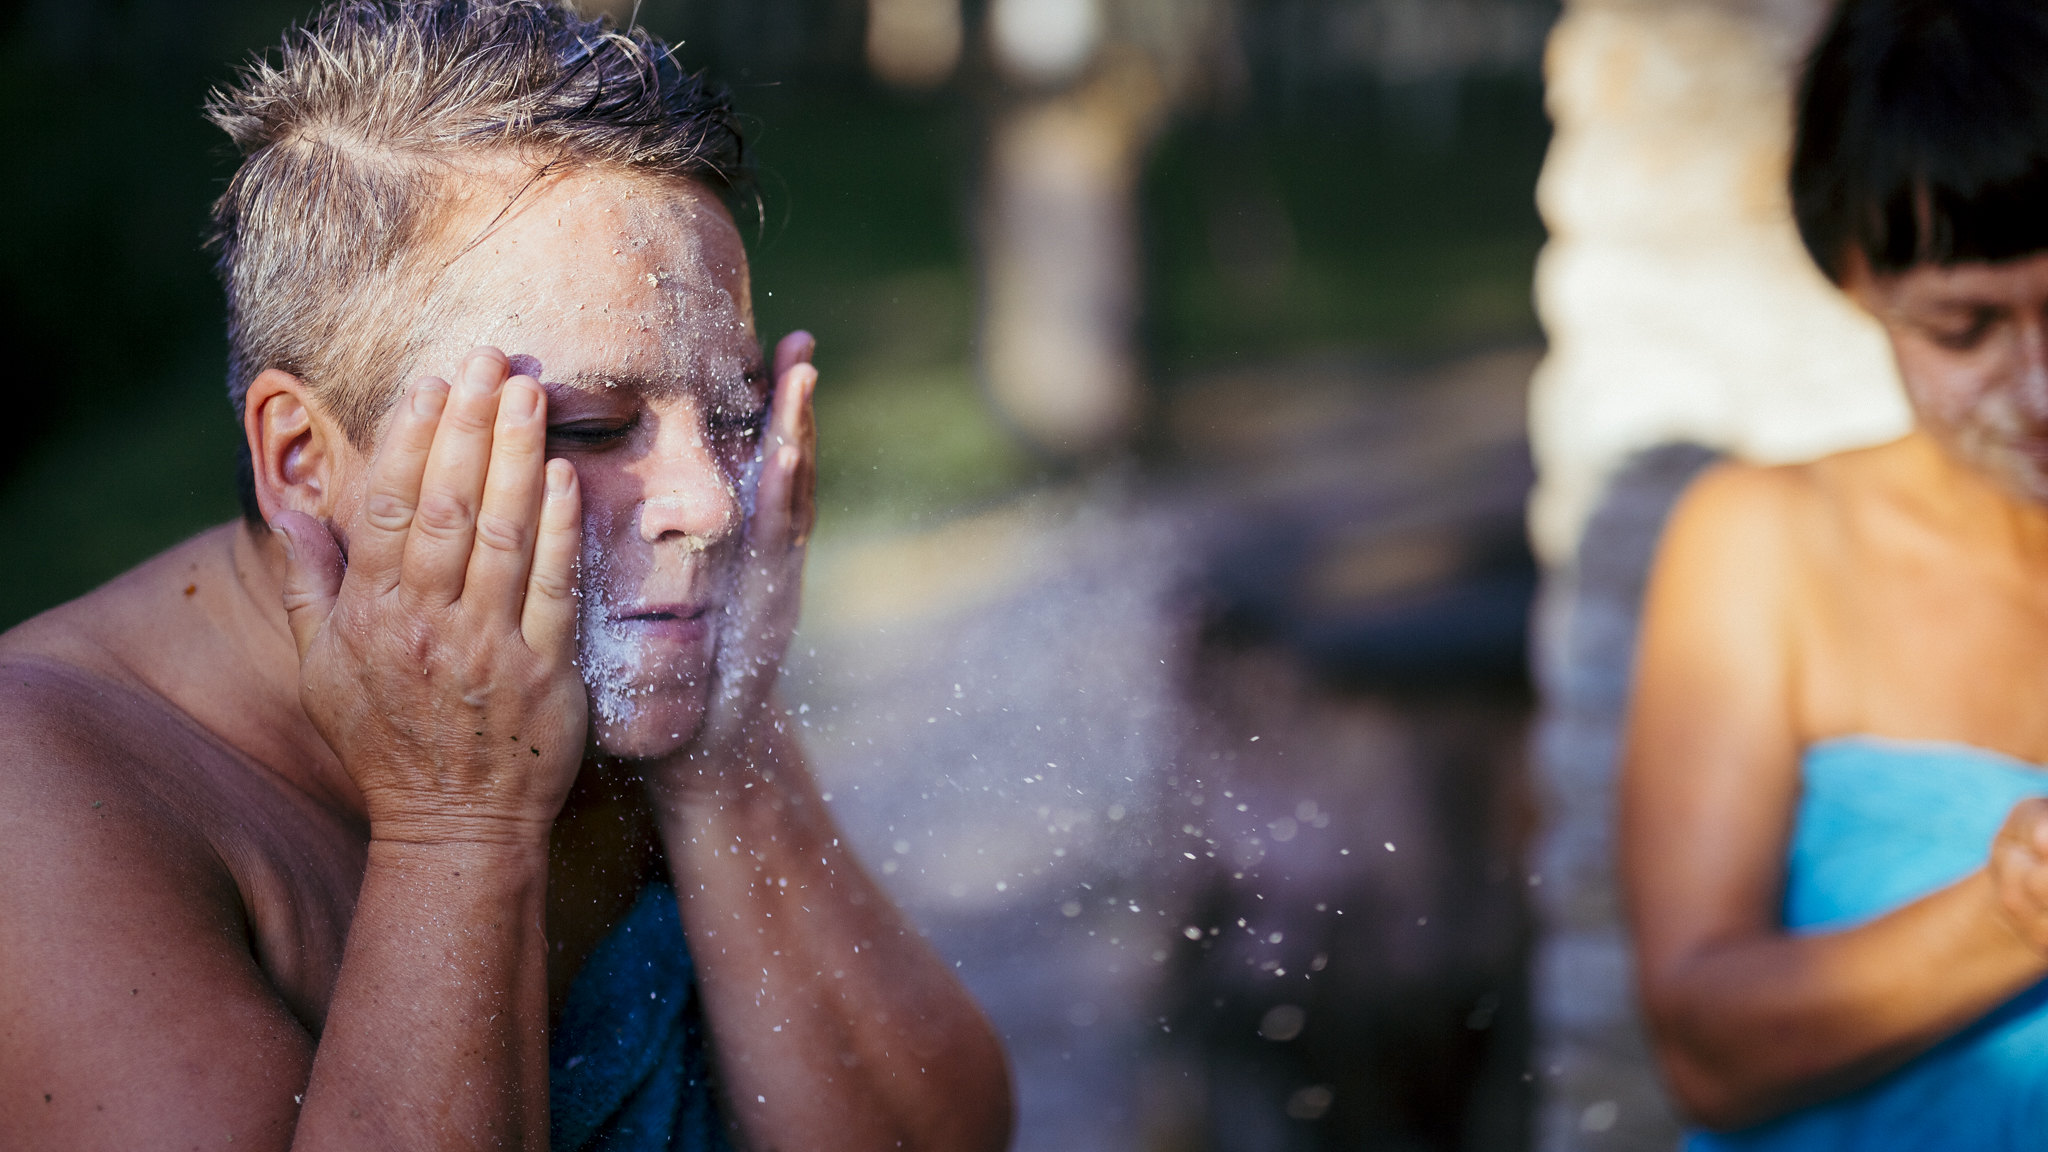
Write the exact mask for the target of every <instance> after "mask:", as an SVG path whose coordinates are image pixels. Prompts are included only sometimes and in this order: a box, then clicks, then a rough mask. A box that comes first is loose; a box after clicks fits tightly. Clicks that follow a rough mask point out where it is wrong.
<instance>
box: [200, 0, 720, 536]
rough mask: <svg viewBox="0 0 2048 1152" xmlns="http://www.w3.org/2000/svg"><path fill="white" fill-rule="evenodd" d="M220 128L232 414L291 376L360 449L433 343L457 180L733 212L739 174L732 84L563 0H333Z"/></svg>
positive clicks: (218, 229)
mask: <svg viewBox="0 0 2048 1152" xmlns="http://www.w3.org/2000/svg"><path fill="white" fill-rule="evenodd" d="M206 115H207V118H208V119H209V120H211V121H212V122H213V123H214V124H215V125H217V126H219V127H220V128H221V129H222V130H223V131H225V132H226V133H227V134H228V136H229V137H230V138H231V139H233V141H234V143H235V146H236V148H237V149H239V150H240V151H241V153H242V156H243V160H242V164H241V167H240V169H239V170H237V171H236V173H235V175H234V178H233V180H231V181H230V182H229V184H228V188H227V191H226V192H225V193H223V194H222V196H221V197H220V199H219V200H218V201H216V202H215V204H214V207H213V243H214V244H215V245H216V246H217V248H218V250H219V254H220V262H219V269H220V275H221V280H222V283H223V284H224V286H225V287H226V289H227V302H228V396H229V399H230V400H232V401H233V402H234V405H235V411H236V413H237V415H240V414H241V411H242V401H243V397H244V396H245V395H246V393H247V391H248V387H249V383H250V381H252V380H254V379H255V378H256V376H257V374H259V373H261V372H262V371H264V370H265V369H267V368H279V369H282V370H284V371H288V372H291V373H292V374H293V375H295V376H298V377H299V378H300V379H302V380H304V381H305V382H306V384H307V385H308V387H309V388H311V389H312V390H313V393H314V395H315V396H317V397H319V398H320V400H321V402H322V403H323V404H325V405H327V406H328V408H329V410H330V411H332V412H333V413H334V415H335V418H336V420H337V421H338V422H339V423H340V424H341V426H342V428H343V429H344V430H345V431H346V432H347V434H348V435H349V436H350V437H351V438H352V439H353V440H355V442H356V443H357V444H358V445H367V444H368V443H369V441H370V438H371V435H372V433H373V431H374V429H375V427H376V425H377V422H378V420H379V419H380V418H381V416H382V415H383V413H384V411H385V409H386V408H387V407H388V406H389V404H390V402H391V400H392V398H393V397H394V396H396V395H397V393H398V391H399V390H400V388H401V385H402V383H403V382H402V381H401V380H400V379H399V374H400V373H402V372H404V371H405V370H406V368H407V366H408V365H409V364H410V363H412V362H413V361H414V360H415V359H416V357H417V355H418V354H419V352H420V350H421V348H422V346H423V345H424V342H425V340H426V339H427V338H428V337H429V336H430V335H431V334H432V333H431V330H430V324H431V319H432V318H431V316H430V315H428V313H430V312H431V310H430V309H428V308H426V302H427V300H428V298H429V296H430V294H431V292H432V290H433V286H434V280H435V275H434V274H435V273H436V272H437V271H438V270H439V267H440V266H441V264H442V263H443V262H444V260H445V257H444V258H443V259H434V258H433V257H434V256H436V255H439V254H440V248H441V247H442V246H445V245H446V244H447V243H449V241H448V238H446V237H442V236H440V235H439V231H440V229H439V227H438V225H439V224H440V222H441V217H442V208H443V207H444V206H445V204H446V203H447V199H448V198H447V196H446V194H445V191H446V186H447V182H448V180H449V179H450V177H452V176H455V175H458V174H460V173H462V172H463V171H464V170H465V168H466V167H469V166H471V165H472V164H473V163H474V162H477V161H480V160H483V159H485V158H486V157H487V156H488V157H490V158H503V157H510V158H513V159H514V160H516V161H519V162H524V163H528V164H530V165H531V166H532V168H533V170H534V172H535V173H538V172H539V171H541V170H542V169H544V168H545V167H547V166H549V165H560V164H564V163H567V164H572V165H591V166H598V167H610V168H617V169H620V170H622V171H627V172H636V173H643V174H646V175H648V176H651V177H655V178H667V179H677V180H691V181H697V182H700V183H703V184H706V185H708V186H710V187H711V188H713V189H715V190H717V191H719V192H721V193H725V194H731V193H732V192H734V191H736V190H737V189H738V188H739V187H740V186H741V185H742V184H743V183H744V181H745V178H746V172H745V150H744V145H743V143H742V140H741V136H740V132H739V128H738V125H737V123H736V122H735V118H734V115H733V111H732V105H731V101H730V98H729V97H728V96H727V94H726V93H725V91H724V90H723V89H722V88H720V87H718V86H716V85H713V84H711V83H710V82H708V81H707V80H705V79H704V77H703V76H702V75H701V74H692V73H688V72H685V71H684V70H683V69H682V68H681V67H680V66H679V65H678V64H677V63H676V61H675V59H674V56H673V54H672V53H671V51H670V49H669V48H668V46H667V45H665V44H663V43H662V42H660V41H659V40H655V39H653V38H652V37H650V36H649V35H648V34H647V33H646V32H645V31H644V30H642V29H639V28H633V29H631V30H629V31H619V30H617V29H614V28H612V27H610V26H609V25H608V24H607V23H605V22H601V21H595V20H586V19H583V18H581V17H579V16H577V15H576V14H575V13H574V12H573V11H571V10H570V9H569V8H567V7H566V6H564V5H563V4H561V3H557V2H553V0H335V2H334V3H330V4H329V5H328V6H327V7H326V8H324V9H322V10H321V11H320V12H319V13H318V14H317V15H315V16H314V17H313V18H312V20H311V21H310V22H308V23H306V24H304V25H301V26H299V27H296V28H294V29H292V30H291V31H290V32H288V33H287V34H286V35H285V39H284V44H283V47H282V49H281V50H280V51H279V52H278V53H277V54H276V56H275V59H272V58H271V57H269V56H266V57H263V58H259V59H258V60H256V61H255V62H253V63H252V64H250V65H249V66H248V67H247V68H246V69H244V70H243V72H242V73H241V74H240V76H238V77H237V79H236V82H235V83H234V84H232V85H230V86H228V87H226V88H222V89H219V90H216V91H215V92H214V93H213V94H212V95H211V97H210V98H209V99H208V101H207V104H206ZM449 255H452V253H449ZM247 451H248V449H247V446H246V444H245V445H244V448H243V452H244V458H243V461H242V476H241V487H242V490H243V491H242V498H243V500H242V504H243V510H244V512H245V513H247V514H248V515H249V516H250V517H251V518H257V517H259V516H260V514H259V513H258V512H257V510H256V502H255V493H254V487H253V475H252V474H251V471H250V467H249V460H248V458H247V455H246V454H247Z"/></svg>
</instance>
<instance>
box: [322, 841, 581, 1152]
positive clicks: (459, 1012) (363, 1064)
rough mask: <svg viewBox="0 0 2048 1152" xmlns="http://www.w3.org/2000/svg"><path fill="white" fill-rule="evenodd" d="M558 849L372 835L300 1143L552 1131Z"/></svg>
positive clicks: (437, 1140) (539, 1151)
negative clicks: (551, 960) (550, 909)
mask: <svg viewBox="0 0 2048 1152" xmlns="http://www.w3.org/2000/svg"><path fill="white" fill-rule="evenodd" d="M546 885H547V853H546V849H545V847H544V846H542V847H525V846H521V847H512V846H502V845H453V846H451V845H433V846H426V845H418V844H394V843H386V842H380V841H375V840H373V841H372V842H371V845H370V851H369V861H368V867H367V870H366V871H365V873H364V877H363V886H362V892H361V895H360V897H359V898H358V902H357V905H356V913H355V919H354V921H353V923H352V925H351V927H350V930H349V939H348V946H347V950H346V952H345V953H344V955H343V959H342V965H341V972H340V974H339V976H338V978H337V980H336V983H335V989H334V998H333V1000H332V1002H331V1003H330V1006H329V1008H328V1013H327V1022H326V1027H325V1029H324V1031H323V1033H322V1035H321V1037H320V1043H319V1047H318V1049H317V1050H316V1052H315V1054H314V1059H313V1071H312V1078H311V1082H310V1083H309V1084H308V1085H307V1088H306V1093H305V1100H304V1104H303V1108H302V1110H301V1112H300V1118H299V1124H298V1130H297V1139H296V1141H295V1143H294V1145H293V1146H294V1147H295V1148H307V1149H314V1148H335V1149H350V1150H356V1149H376V1148H403V1149H408V1150H412V1149H420V1150H428V1149H443V1148H462V1149H470V1148H500V1149H528V1150H531V1152H544V1150H545V1149H546V1148H547V1143H548V1111H547V1101H548V1066H547V1025H548V1017H547V1013H548V1000H547V947H546V942H545V929H544V916H545V894H546Z"/></svg>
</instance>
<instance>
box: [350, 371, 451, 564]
mask: <svg viewBox="0 0 2048 1152" xmlns="http://www.w3.org/2000/svg"><path fill="white" fill-rule="evenodd" d="M447 402H448V384H447V382H446V381H444V380H441V379H438V378H436V377H432V376H428V377H425V378H423V379H421V380H419V381H417V382H415V383H414V384H413V386H412V387H411V388H410V389H409V390H407V392H406V394H405V396H404V397H403V398H402V399H401V400H400V401H399V405H398V410H397V412H396V413H394V414H393V416H392V420H391V428H390V430H389V431H387V432H386V433H385V434H384V443H383V445H382V446H381V447H379V448H378V450H377V457H376V459H375V460H374V461H372V462H371V464H370V479H369V489H368V492H367V494H366V495H365V497H364V500H363V516H362V520H361V522H360V523H359V524H358V525H357V526H356V528H355V530H354V531H353V532H352V533H350V536H349V545H350V548H349V573H350V576H349V578H350V579H351V580H353V581H357V582H359V583H360V584H362V585H363V586H364V589H365V591H367V592H369V593H370V594H372V595H381V594H383V593H385V592H389V591H390V590H391V589H392V588H394V587H396V586H397V584H398V578H399V566H400V563H401V560H402V558H403V556H404V555H405V542H406V538H407V536H408V535H409V534H410V533H411V530H412V523H413V515H414V511H415V509H417V507H418V506H419V498H420V478H421V477H422V476H423V475H425V473H426V470H427V456H428V454H429V451H430V450H431V449H432V448H433V446H434V429H435V428H436V427H438V426H439V425H440V423H441V413H442V412H443V411H444V410H445V409H446V407H447Z"/></svg>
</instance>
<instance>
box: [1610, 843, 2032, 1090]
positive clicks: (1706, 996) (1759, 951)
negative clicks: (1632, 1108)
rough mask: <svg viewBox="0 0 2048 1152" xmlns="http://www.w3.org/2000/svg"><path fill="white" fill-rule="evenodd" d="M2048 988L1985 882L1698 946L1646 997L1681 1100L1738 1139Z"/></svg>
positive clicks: (1978, 876)
mask: <svg viewBox="0 0 2048 1152" xmlns="http://www.w3.org/2000/svg"><path fill="white" fill-rule="evenodd" d="M2044 975H2048V962H2044V960H2043V958H2042V957H2041V955H2040V954H2039V953H2037V952H2035V951H2034V950H2033V949H2032V948H2029V947H2027V946H2026V945H2025V944H2024V943H2022V942H2021V941H2020V939H2019V938H2018V937H2017V936H2016V935H2015V934H2014V933H2013V932H2012V931H2011V930H2010V929H2009V928H2008V927H2006V925H2005V924H2004V922H2003V921H2002V920H2001V919H2000V918H1999V916H1998V915H1997V912H1996V898H1995V896H1994V895H1993V893H1992V891H1991V884H1990V881H1989V880H1988V879H1987V878H1986V876H1985V875H1984V874H1983V873H1982V872H1978V873H1973V874H1972V875H1971V876H1969V877H1967V878H1966V879H1964V880H1962V881H1959V882H1958V883H1956V884H1954V885H1951V886H1950V887H1948V888H1945V889H1943V890H1941V891H1939V892H1936V893H1934V894H1932V895H1929V896H1927V897H1925V898H1923V899H1921V900H1917V901H1915V902H1913V903H1911V904H1908V905H1906V906H1904V907H1902V908H1900V909H1898V910H1897V911H1894V912H1892V913H1890V914H1888V915H1885V916H1882V917H1879V918H1878V919H1876V920H1873V921H1871V922H1869V923H1867V924H1863V925H1860V926H1857V927H1855V928H1851V929H1847V930H1844V931H1840V932H1826V933H1817V934H1813V935H1805V936H1795V935H1788V934H1783V933H1774V934H1771V935H1769V936H1762V937H1754V938H1746V939H1742V940H1739V941H1731V942H1725V943H1718V944H1711V945H1705V946H1701V947H1699V948H1696V949H1694V950H1692V951H1691V952H1690V953H1689V954H1687V955H1685V956H1684V957H1682V958H1681V959H1678V960H1674V961H1672V962H1669V963H1666V964H1664V965H1663V966H1662V969H1661V970H1660V971H1647V972H1646V973H1645V976H1644V984H1645V990H1646V993H1647V1000H1648V1003H1649V1007H1650V1012H1651V1017H1652V1024H1653V1030H1654V1031H1655V1033H1656V1039H1657V1042H1658V1048H1659V1052H1660V1055H1661V1056H1662V1057H1663V1060H1664V1064H1665V1069H1666V1072H1667V1074H1668V1075H1669V1076H1670V1078H1671V1081H1672V1086H1673V1088H1674V1089H1675V1090H1676V1092H1677V1094H1678V1095H1679V1097H1680V1098H1681V1099H1682V1100H1683V1101H1684V1102H1685V1104H1686V1105H1687V1106H1688V1108H1689V1109H1690V1110H1691V1111H1692V1112H1693V1113H1694V1114H1695V1116H1696V1118H1697V1119H1699V1120H1700V1121H1702V1122H1704V1123H1706V1124H1708V1125H1710V1126H1712V1127H1717V1128H1728V1127H1738V1126H1741V1125H1745V1124H1749V1123H1754V1122H1757V1121H1760V1120H1763V1119H1767V1118H1769V1117H1770V1116H1772V1115H1776V1114H1778V1113H1781V1112H1783V1111H1786V1110H1788V1109H1790V1108H1794V1107H1798V1106H1800V1105H1803V1104H1807V1103H1811V1102H1814V1101H1816V1100H1820V1099H1825V1098H1827V1097H1830V1096H1834V1095H1838V1094H1840V1093H1842V1092H1846V1091H1849V1090H1852V1089H1854V1088H1856V1087H1859V1086H1861V1085H1863V1084H1866V1083H1868V1082H1870V1081H1871V1080H1874V1079H1876V1078H1877V1077H1879V1076H1881V1075H1883V1074H1885V1073H1886V1072H1889V1071H1891V1070H1892V1069H1894V1068H1896V1067H1898V1066H1899V1065H1901V1064H1903V1063H1905V1062H1906V1061H1908V1060H1910V1059H1912V1058H1913V1057H1914V1056H1916V1055H1918V1054H1920V1053H1921V1052H1924V1051H1926V1050H1927V1049H1928V1048H1930V1047H1933V1046H1934V1045H1935V1044H1937V1043H1939V1042H1941V1041H1942V1040H1943V1039H1946V1038H1947V1037H1949V1036H1951V1035H1953V1034H1955V1033H1956V1032H1958V1031H1960V1030H1962V1029H1963V1028H1965V1027H1967V1026H1968V1025H1969V1024H1971V1023H1972V1022H1974V1021H1976V1020H1977V1019H1979V1018H1981V1017H1982V1016H1984V1014H1985V1013H1987V1012H1989V1011H1991V1010H1992V1009H1993V1008H1995V1007H1997V1006H1998V1005H1999V1004H2001V1003H2003V1002H2004V1001H2006V1000H2007V999H2010V998H2011V997H2012V996H2014V995H2016V994H2017V993H2019V992H2020V991H2022V990H2024V989H2025V988H2027V987H2028V986H2029V985H2031V984H2032V983H2034V982H2035V981H2037V980H2040V979H2041V978H2042V977H2043V976H2044Z"/></svg>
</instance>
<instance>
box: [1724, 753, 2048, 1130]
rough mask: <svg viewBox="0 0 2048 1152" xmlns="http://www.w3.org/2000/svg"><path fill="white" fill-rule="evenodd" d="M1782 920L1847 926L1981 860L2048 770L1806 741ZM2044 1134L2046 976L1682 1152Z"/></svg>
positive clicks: (1993, 756)
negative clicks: (1943, 1032)
mask: <svg viewBox="0 0 2048 1152" xmlns="http://www.w3.org/2000/svg"><path fill="white" fill-rule="evenodd" d="M1802 769H1803V770H1802V784H1803V788H1802V791H1801V795H1800V800H1799V813H1798V819H1797V822H1796V824H1795V826H1794V829H1793V834H1792V844H1791V853H1790V858H1789V860H1788V861H1787V865H1786V875H1785V926H1786V927H1787V928H1789V929H1791V930H1792V931H1794V932H1823V931H1827V930H1829V929H1839V928H1846V927H1848V926H1850V925H1853V924H1858V923H1862V922H1863V921H1866V920H1869V919H1871V918H1873V917H1876V916H1879V915H1882V914H1883V913H1885V912H1888V911H1890V910H1891V909H1893V908H1896V907H1898V906H1899V905H1901V904H1905V903H1907V902H1909V901H1912V900H1915V899H1918V898H1919V897H1921V896H1925V895H1927V894H1928V893H1930V892H1933V891H1934V890H1936V889H1938V888H1941V887H1944V886H1946V885H1949V884H1953V883H1954V882H1956V881H1957V880H1960V879H1962V878H1963V877H1964V876H1967V875H1969V874H1970V873H1971V872H1973V871H1975V870H1976V869H1978V868H1980V867H1982V866H1983V865H1984V861H1985V859H1986V857H1988V856H1989V855H1990V849H1991V841H1992V838H1993V837H1994V836H1996V835H1997V834H1998V829H1999V827H2000V826H2001V825H2003V824H2004V823H2005V817H2006V814H2007V813H2008V812H2010V811H2011V810H2012V806H2013V805H2014V804H2017V803H2019V802H2020V801H2021V800H2024V799H2026V798H2027V797H2029V796H2039V795H2043V794H2048V772H2044V771H2043V770H2042V769H2041V768H2039V767H2037V766H2035V765H2032V764H2026V763H2022V762H2021V761H2018V760H2014V759H2012V758H2011V757H2008V756H2001V755H1999V754H1998V753H1995V752H1987V751H1985V750H1983V749H1981V748H1972V747H1968V746H1965V745H1960V744H1932V743H1912V742H1907V741H1899V740H1875V739H1869V738H1852V739H1839V740H1828V741H1823V742H1821V743H1818V744H1815V745H1813V746H1812V747H1810V748H1808V749H1807V752H1806V757H1805V762H1804V764H1803V766H1802ZM2044 1144H2048V983H2044V984H2037V985H2035V986H2034V987H2033V988H2031V989H2029V990H2027V991H2025V992H2022V993H2021V994H2020V995H2018V996H2017V997H2014V998H2013V999H2012V1000H2010V1001H2008V1002H2007V1003H2006V1004H2004V1005H2003V1006H2001V1007H2000V1008H1998V1009H1996V1010H1995V1011H1993V1012H1991V1013H1990V1014H1989V1015H1987V1016H1985V1017H1984V1018H1983V1019H1982V1020H1979V1021H1977V1022H1976V1023H1975V1024H1973V1025H1971V1026H1970V1027H1969V1028H1967V1029H1965V1030H1964V1031H1963V1032H1961V1033H1960V1034H1958V1035H1955V1036H1951V1037H1950V1038H1949V1039H1948V1040H1946V1041H1944V1042H1943V1043H1941V1044H1939V1045H1937V1046H1935V1047H1934V1048H1932V1049H1930V1050H1929V1051H1927V1052H1925V1053H1922V1054H1921V1055H1920V1057H1919V1058H1918V1059H1916V1060H1914V1061H1913V1062H1911V1063H1909V1064H1907V1065H1906V1066H1905V1067H1903V1068H1900V1069H1899V1070H1898V1071H1896V1072H1893V1073H1892V1074H1891V1075H1889V1076H1886V1077H1885V1078H1884V1079H1882V1080H1879V1081H1878V1082H1877V1083H1875V1084H1872V1085H1870V1086H1869V1087H1867V1088H1864V1089H1863V1090H1861V1091H1859V1092H1852V1093H1850V1094H1849V1095H1847V1096H1843V1097H1840V1098H1838V1099H1835V1100H1831V1101H1829V1102H1827V1103H1825V1104H1819V1105H1816V1106H1814V1107H1812V1108H1805V1109H1802V1110H1800V1111H1798V1112H1794V1113H1792V1114H1791V1115H1789V1116H1785V1117H1783V1118H1781V1119H1778V1120H1774V1121H1772V1122H1770V1123H1768V1124H1763V1125H1759V1126H1758V1127H1755V1128H1750V1129H1746V1130H1744V1131H1741V1132H1730V1133H1719V1134H1713V1133H1698V1134H1695V1135H1693V1136H1692V1138H1691V1139H1690V1140H1688V1141H1687V1143H1686V1148H1687V1152H1862V1150H1866V1149H1893V1148H1897V1149H1922V1148H1925V1149H1941V1150H1942V1152H2021V1150H2022V1149H2028V1150H2031V1149H2037V1148H2041V1147H2042V1146H2043V1145H2044Z"/></svg>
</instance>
